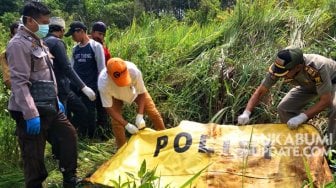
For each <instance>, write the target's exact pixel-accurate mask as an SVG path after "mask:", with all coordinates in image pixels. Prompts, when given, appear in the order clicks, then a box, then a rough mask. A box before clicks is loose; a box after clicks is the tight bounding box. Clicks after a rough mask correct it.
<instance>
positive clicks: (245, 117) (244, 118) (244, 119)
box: [238, 110, 251, 125]
mask: <svg viewBox="0 0 336 188" xmlns="http://www.w3.org/2000/svg"><path fill="white" fill-rule="evenodd" d="M250 115H251V112H250V111H248V110H245V111H244V112H243V113H242V114H241V115H240V116H238V124H239V125H245V124H247V123H248V122H249V121H250Z"/></svg>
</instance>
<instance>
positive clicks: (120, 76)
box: [106, 57, 131, 87]
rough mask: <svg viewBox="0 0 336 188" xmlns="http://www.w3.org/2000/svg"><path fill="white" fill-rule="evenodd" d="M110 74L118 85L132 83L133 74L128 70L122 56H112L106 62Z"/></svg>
mask: <svg viewBox="0 0 336 188" xmlns="http://www.w3.org/2000/svg"><path fill="white" fill-rule="evenodd" d="M106 69H107V73H108V75H109V76H110V77H111V78H112V80H113V81H114V83H116V84H117V85H118V86H120V87H123V86H128V85H130V84H131V76H130V74H129V72H128V69H127V66H126V62H125V61H124V60H122V59H121V58H118V57H114V58H110V59H109V60H108V61H107V63H106Z"/></svg>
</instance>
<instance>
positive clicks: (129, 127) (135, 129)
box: [125, 123, 139, 134]
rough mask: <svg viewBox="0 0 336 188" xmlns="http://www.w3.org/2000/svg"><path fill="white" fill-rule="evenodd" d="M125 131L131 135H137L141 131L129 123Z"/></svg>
mask: <svg viewBox="0 0 336 188" xmlns="http://www.w3.org/2000/svg"><path fill="white" fill-rule="evenodd" d="M125 129H126V130H127V131H128V132H129V133H131V134H135V133H137V132H138V131H139V130H138V128H137V127H136V126H135V125H133V124H130V123H127V125H126V126H125Z"/></svg>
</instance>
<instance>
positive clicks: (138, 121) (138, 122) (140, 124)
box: [135, 114, 146, 130]
mask: <svg viewBox="0 0 336 188" xmlns="http://www.w3.org/2000/svg"><path fill="white" fill-rule="evenodd" d="M135 125H136V126H137V127H138V129H139V130H140V129H144V128H145V127H146V122H145V120H144V119H143V114H137V116H136V118H135Z"/></svg>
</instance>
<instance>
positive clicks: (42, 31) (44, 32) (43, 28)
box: [33, 18, 49, 38]
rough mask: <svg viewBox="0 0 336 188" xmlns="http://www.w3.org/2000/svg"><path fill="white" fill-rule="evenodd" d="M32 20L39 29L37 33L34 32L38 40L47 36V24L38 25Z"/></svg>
mask: <svg viewBox="0 0 336 188" xmlns="http://www.w3.org/2000/svg"><path fill="white" fill-rule="evenodd" d="M33 20H34V22H35V23H36V24H37V25H38V26H39V29H38V31H36V32H35V35H37V36H38V37H40V38H43V37H45V36H47V34H48V32H49V24H38V23H37V21H36V20H35V19H34V18H33Z"/></svg>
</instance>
